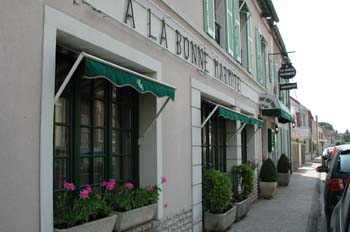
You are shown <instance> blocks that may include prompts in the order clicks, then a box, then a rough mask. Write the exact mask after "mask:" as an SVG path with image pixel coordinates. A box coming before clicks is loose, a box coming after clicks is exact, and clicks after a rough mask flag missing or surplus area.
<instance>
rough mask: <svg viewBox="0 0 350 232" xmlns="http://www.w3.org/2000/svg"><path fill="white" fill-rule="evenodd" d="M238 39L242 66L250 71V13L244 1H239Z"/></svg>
mask: <svg viewBox="0 0 350 232" xmlns="http://www.w3.org/2000/svg"><path fill="white" fill-rule="evenodd" d="M239 13H240V36H241V38H240V41H241V49H242V51H241V53H242V54H241V57H242V66H243V67H244V68H245V69H246V70H247V71H248V72H250V73H252V70H253V68H252V58H253V54H252V42H253V41H252V32H251V23H252V22H251V13H250V11H249V9H248V6H247V4H246V3H245V2H241V1H240V12H239Z"/></svg>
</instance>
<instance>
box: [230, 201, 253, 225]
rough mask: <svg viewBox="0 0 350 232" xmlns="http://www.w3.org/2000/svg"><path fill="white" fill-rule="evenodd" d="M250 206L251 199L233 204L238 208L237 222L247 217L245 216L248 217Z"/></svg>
mask: <svg viewBox="0 0 350 232" xmlns="http://www.w3.org/2000/svg"><path fill="white" fill-rule="evenodd" d="M250 204H251V199H250V198H247V199H245V200H244V201H241V202H235V203H233V205H234V206H236V208H237V210H236V219H235V221H236V222H237V221H239V220H241V219H242V218H244V217H245V215H247V213H248V211H249V209H250Z"/></svg>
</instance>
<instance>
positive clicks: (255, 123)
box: [249, 117, 264, 127]
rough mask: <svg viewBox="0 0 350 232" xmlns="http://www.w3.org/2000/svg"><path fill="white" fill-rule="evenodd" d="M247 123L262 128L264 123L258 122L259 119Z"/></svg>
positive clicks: (251, 119) (252, 119)
mask: <svg viewBox="0 0 350 232" xmlns="http://www.w3.org/2000/svg"><path fill="white" fill-rule="evenodd" d="M249 123H250V124H253V125H257V126H258V127H263V126H264V121H263V120H260V119H257V118H253V117H251V118H250V121H249Z"/></svg>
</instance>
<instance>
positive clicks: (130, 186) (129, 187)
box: [124, 182, 134, 189]
mask: <svg viewBox="0 0 350 232" xmlns="http://www.w3.org/2000/svg"><path fill="white" fill-rule="evenodd" d="M124 186H125V188H127V189H133V188H134V185H133V184H132V183H131V182H127V183H126V184H125V185H124Z"/></svg>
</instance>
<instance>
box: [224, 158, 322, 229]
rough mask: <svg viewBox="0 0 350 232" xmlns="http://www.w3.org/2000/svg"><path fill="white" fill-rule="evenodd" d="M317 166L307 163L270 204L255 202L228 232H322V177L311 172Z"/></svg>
mask: <svg viewBox="0 0 350 232" xmlns="http://www.w3.org/2000/svg"><path fill="white" fill-rule="evenodd" d="M319 165H320V160H319V159H315V160H313V161H312V162H307V163H306V164H305V165H304V166H303V167H302V168H299V170H298V172H294V173H293V175H292V176H291V181H290V183H289V186H288V187H278V189H277V192H276V195H275V197H274V198H273V199H271V200H264V199H259V200H258V201H256V202H255V203H254V204H252V206H251V209H250V211H249V212H248V215H247V216H246V217H245V218H244V219H243V220H241V221H240V222H238V223H235V224H233V226H231V228H230V229H229V230H228V231H240V232H245V231H246V232H255V231H259V232H264V231H269V232H271V231H276V232H280V231H283V232H289V231H290V232H302V231H305V232H311V231H321V232H323V231H326V230H325V219H324V215H323V206H321V197H322V195H320V193H321V192H322V191H320V189H321V188H322V189H323V186H322V185H323V183H322V181H321V180H320V178H324V175H323V174H322V175H320V174H319V173H317V172H316V171H315V168H316V167H317V166H319Z"/></svg>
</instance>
